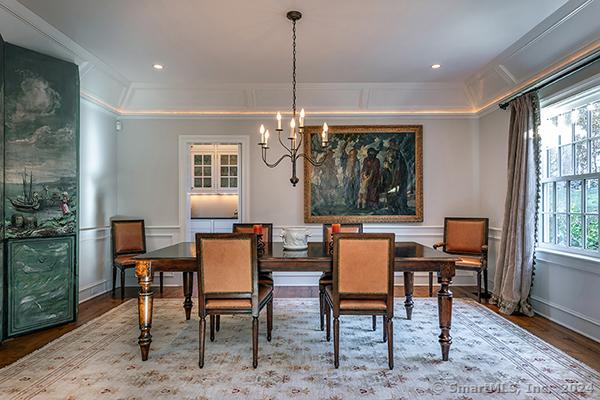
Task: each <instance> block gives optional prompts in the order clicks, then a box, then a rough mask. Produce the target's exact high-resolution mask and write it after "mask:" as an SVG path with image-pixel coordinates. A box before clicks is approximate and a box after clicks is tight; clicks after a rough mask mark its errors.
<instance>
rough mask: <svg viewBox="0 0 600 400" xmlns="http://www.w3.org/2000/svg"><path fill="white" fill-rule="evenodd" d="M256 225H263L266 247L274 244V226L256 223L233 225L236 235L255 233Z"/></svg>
mask: <svg viewBox="0 0 600 400" xmlns="http://www.w3.org/2000/svg"><path fill="white" fill-rule="evenodd" d="M254 225H261V226H262V228H263V237H262V239H263V242H264V243H265V245H266V246H269V247H270V246H271V245H272V244H273V224H266V223H260V222H259V223H255V224H250V223H248V224H233V232H234V233H254Z"/></svg>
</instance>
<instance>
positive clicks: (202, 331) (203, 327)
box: [198, 317, 206, 368]
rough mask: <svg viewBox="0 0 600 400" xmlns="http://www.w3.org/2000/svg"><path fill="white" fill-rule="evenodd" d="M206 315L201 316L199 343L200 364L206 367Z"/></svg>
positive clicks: (201, 366)
mask: <svg viewBox="0 0 600 400" xmlns="http://www.w3.org/2000/svg"><path fill="white" fill-rule="evenodd" d="M205 339H206V317H201V318H200V343H199V345H200V346H199V349H200V350H199V355H198V366H199V367H200V368H203V367H204V343H205V342H206V340H205Z"/></svg>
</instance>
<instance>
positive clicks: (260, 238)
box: [256, 233, 265, 257]
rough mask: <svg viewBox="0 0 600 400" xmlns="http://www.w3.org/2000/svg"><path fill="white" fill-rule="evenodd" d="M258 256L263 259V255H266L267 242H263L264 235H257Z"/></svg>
mask: <svg viewBox="0 0 600 400" xmlns="http://www.w3.org/2000/svg"><path fill="white" fill-rule="evenodd" d="M256 254H257V255H258V256H259V257H262V255H263V254H265V242H264V241H263V234H262V233H257V234H256Z"/></svg>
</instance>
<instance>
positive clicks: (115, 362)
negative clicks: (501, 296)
mask: <svg viewBox="0 0 600 400" xmlns="http://www.w3.org/2000/svg"><path fill="white" fill-rule="evenodd" d="M274 308H275V313H274V331H273V340H272V342H270V343H269V342H267V340H266V338H265V336H266V335H265V329H266V323H265V319H264V316H262V317H261V327H260V330H261V336H260V341H259V365H258V368H257V369H253V368H252V365H251V364H252V353H251V335H250V334H251V319H250V318H249V317H247V316H236V317H223V318H222V322H221V330H220V332H217V335H216V340H215V342H210V341H208V338H207V343H206V362H205V367H204V369H199V368H198V317H197V316H196V317H194V318H192V320H190V321H185V319H184V313H183V309H182V300H180V299H156V300H155V304H154V323H153V329H152V335H153V339H154V341H153V343H152V348H151V353H150V358H149V360H148V361H146V362H142V361H141V357H140V352H139V348H138V345H137V336H138V326H137V306H136V302H135V301H134V300H132V301H129V302H126V303H124V304H123V305H121V306H119V307H117V308H115V309H113V310H111V311H110V312H108V313H106V314H104V315H102V316H100V317H98V318H97V319H95V320H93V321H91V322H90V323H88V324H87V325H84V326H82V327H80V328H78V329H76V330H74V331H72V332H70V333H68V334H66V335H64V336H62V337H61V338H60V339H58V340H56V341H54V342H52V343H50V344H48V345H47V346H45V347H43V348H42V349H40V350H38V351H36V352H35V353H32V354H30V355H29V356H27V357H25V358H23V359H21V360H19V361H17V362H16V363H14V364H12V365H10V366H8V367H6V368H4V369H2V370H0V398H1V399H19V400H24V399H69V400H74V399H95V400H97V399H130V400H133V399H145V400H148V399H196V400H197V399H265V400H266V399H329V400H338V399H417V398H424V399H484V398H485V399H582V398H588V399H590V398H593V399H599V398H600V374H599V373H598V372H597V371H595V370H593V369H591V368H589V367H587V366H585V365H584V364H582V363H580V362H578V361H576V360H574V359H573V358H571V357H569V356H567V355H566V354H564V353H563V352H561V351H559V350H557V349H556V348H554V347H552V346H550V345H548V344H547V343H545V342H543V341H541V340H540V339H538V338H536V337H535V336H533V335H531V334H529V333H528V332H526V331H524V330H523V329H521V328H519V327H517V326H516V325H514V324H512V323H511V322H509V321H507V320H506V319H504V318H502V317H500V316H498V315H496V314H494V313H493V312H491V311H489V310H488V309H486V308H485V307H483V306H481V305H479V304H477V303H476V302H474V301H470V300H463V299H455V300H454V315H453V317H454V318H453V321H452V322H453V325H452V336H453V345H452V348H451V351H450V361H448V362H443V361H441V352H440V347H439V344H438V340H437V339H438V338H437V336H438V335H439V328H438V322H437V321H438V319H437V300H436V299H430V298H426V299H422V298H419V299H416V300H415V309H414V313H413V319H412V320H411V321H408V320H406V319H405V318H404V307H403V303H402V301H401V300H398V301H397V302H396V310H397V313H396V314H397V315H398V317H396V318H395V323H394V336H395V350H394V351H395V365H396V366H395V369H394V370H393V371H390V370H389V369H388V368H387V347H386V344H384V343H382V340H381V339H382V331H381V328H382V324H381V319H379V320H378V327H377V331H375V332H373V331H372V330H371V319H370V317H346V318H342V319H341V323H340V326H341V359H340V368H339V369H338V370H336V369H334V368H333V342H331V343H328V342H326V341H325V335H324V333H323V332H321V331H320V330H319V329H318V319H319V318H318V311H317V310H318V303H317V301H316V299H276V300H275V307H274ZM194 310H195V309H194ZM207 336H208V335H207Z"/></svg>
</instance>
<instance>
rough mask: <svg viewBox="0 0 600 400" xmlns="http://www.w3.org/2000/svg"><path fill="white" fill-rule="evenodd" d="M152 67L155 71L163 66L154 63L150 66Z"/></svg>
mask: <svg viewBox="0 0 600 400" xmlns="http://www.w3.org/2000/svg"><path fill="white" fill-rule="evenodd" d="M152 68H154V69H155V70H157V71H160V70H161V69H163V68H164V67H163V66H162V64H154V65H153V66H152Z"/></svg>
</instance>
